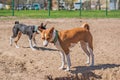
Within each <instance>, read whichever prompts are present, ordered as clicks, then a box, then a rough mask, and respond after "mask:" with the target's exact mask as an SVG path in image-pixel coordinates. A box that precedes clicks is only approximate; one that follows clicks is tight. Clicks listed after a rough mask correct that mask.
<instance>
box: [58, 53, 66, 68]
mask: <svg viewBox="0 0 120 80" xmlns="http://www.w3.org/2000/svg"><path fill="white" fill-rule="evenodd" d="M60 56H61V62H62V64H61V67H60V68H59V69H63V68H64V65H65V54H64V52H62V51H61V52H60Z"/></svg>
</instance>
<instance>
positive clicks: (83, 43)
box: [80, 41, 90, 64]
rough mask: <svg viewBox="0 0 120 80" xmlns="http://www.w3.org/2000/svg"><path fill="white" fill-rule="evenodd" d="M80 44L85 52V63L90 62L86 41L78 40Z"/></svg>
mask: <svg viewBox="0 0 120 80" xmlns="http://www.w3.org/2000/svg"><path fill="white" fill-rule="evenodd" d="M80 44H81V47H82V49H83V51H84V52H85V53H86V55H87V62H86V63H87V64H90V53H89V51H88V49H87V43H86V42H84V41H80Z"/></svg>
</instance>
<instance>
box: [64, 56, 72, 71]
mask: <svg viewBox="0 0 120 80" xmlns="http://www.w3.org/2000/svg"><path fill="white" fill-rule="evenodd" d="M65 56H66V61H67V68H66V70H65V71H69V70H70V66H71V61H70V54H65Z"/></svg>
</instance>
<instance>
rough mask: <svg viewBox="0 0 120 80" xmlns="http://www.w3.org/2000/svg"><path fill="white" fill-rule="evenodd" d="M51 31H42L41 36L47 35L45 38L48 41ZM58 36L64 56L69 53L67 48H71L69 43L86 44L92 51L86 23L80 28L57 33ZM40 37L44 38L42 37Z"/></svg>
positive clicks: (90, 36) (90, 37)
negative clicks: (82, 42)
mask: <svg viewBox="0 0 120 80" xmlns="http://www.w3.org/2000/svg"><path fill="white" fill-rule="evenodd" d="M53 29H54V28H51V29H47V30H44V31H42V33H41V34H42V35H44V34H46V35H47V36H46V37H47V38H48V37H49V39H50V38H51V36H52V30H53ZM48 35H49V36H48ZM58 35H59V38H58V39H59V42H60V45H61V47H62V49H63V50H64V52H65V54H68V53H69V47H70V46H71V43H78V42H81V41H84V42H86V43H88V45H89V47H90V48H91V49H92V50H93V43H92V35H91V33H90V31H89V26H88V24H86V23H85V24H83V25H82V27H78V28H73V29H70V30H63V31H58ZM42 37H45V36H42ZM48 41H49V40H48Z"/></svg>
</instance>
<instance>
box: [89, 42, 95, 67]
mask: <svg viewBox="0 0 120 80" xmlns="http://www.w3.org/2000/svg"><path fill="white" fill-rule="evenodd" d="M88 43H89V44H88V48H89V52H90V56H91V58H92V63H91V66H93V65H94V54H93V44H92V41H89V42H88Z"/></svg>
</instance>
